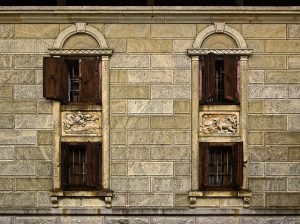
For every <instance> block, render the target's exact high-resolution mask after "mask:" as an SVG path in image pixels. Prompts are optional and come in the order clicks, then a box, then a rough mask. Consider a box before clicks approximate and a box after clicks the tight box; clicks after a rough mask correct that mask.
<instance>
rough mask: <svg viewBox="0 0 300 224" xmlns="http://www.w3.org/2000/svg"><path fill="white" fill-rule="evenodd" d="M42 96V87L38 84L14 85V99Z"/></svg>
mask: <svg viewBox="0 0 300 224" xmlns="http://www.w3.org/2000/svg"><path fill="white" fill-rule="evenodd" d="M42 97H43V87H42V86H40V85H15V86H14V98H15V99H37V98H42Z"/></svg>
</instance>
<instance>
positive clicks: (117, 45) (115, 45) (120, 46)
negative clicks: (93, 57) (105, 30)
mask: <svg viewBox="0 0 300 224" xmlns="http://www.w3.org/2000/svg"><path fill="white" fill-rule="evenodd" d="M106 41H107V45H108V46H109V48H112V49H114V52H116V53H124V52H126V47H127V45H126V39H121V38H120V39H117V38H116V39H106Z"/></svg>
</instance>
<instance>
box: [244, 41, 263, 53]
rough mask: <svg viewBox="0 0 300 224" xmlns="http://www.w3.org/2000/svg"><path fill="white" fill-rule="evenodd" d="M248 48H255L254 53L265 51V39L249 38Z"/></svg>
mask: <svg viewBox="0 0 300 224" xmlns="http://www.w3.org/2000/svg"><path fill="white" fill-rule="evenodd" d="M247 45H248V48H250V49H253V52H254V53H263V52H264V51H265V41H264V40H247Z"/></svg>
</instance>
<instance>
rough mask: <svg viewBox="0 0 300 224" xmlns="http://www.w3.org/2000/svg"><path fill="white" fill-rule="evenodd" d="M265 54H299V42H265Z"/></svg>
mask: <svg viewBox="0 0 300 224" xmlns="http://www.w3.org/2000/svg"><path fill="white" fill-rule="evenodd" d="M265 51H266V52H278V53H295V52H300V41H299V40H266V48H265Z"/></svg>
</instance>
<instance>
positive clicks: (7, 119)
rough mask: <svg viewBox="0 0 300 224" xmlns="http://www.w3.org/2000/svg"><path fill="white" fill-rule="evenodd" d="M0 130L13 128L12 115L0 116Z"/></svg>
mask: <svg viewBox="0 0 300 224" xmlns="http://www.w3.org/2000/svg"><path fill="white" fill-rule="evenodd" d="M0 128H1V129H6V128H13V117H12V115H0Z"/></svg>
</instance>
